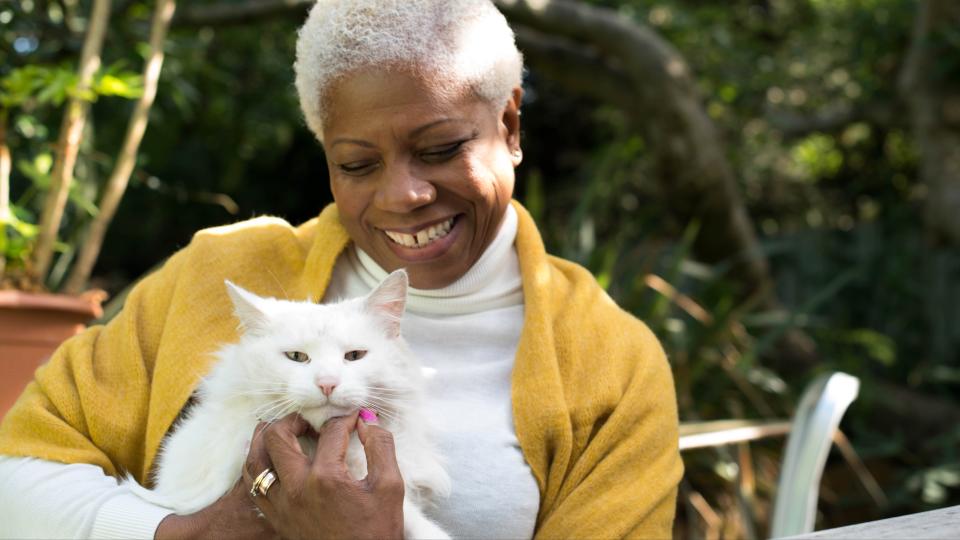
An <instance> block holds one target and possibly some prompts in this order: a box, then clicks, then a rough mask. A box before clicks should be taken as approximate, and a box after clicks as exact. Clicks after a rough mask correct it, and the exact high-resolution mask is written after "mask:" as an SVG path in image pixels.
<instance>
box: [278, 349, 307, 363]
mask: <svg viewBox="0 0 960 540" xmlns="http://www.w3.org/2000/svg"><path fill="white" fill-rule="evenodd" d="M283 354H284V356H286V357H287V358H289V359H290V360H293V361H294V362H306V361H308V360H310V357H309V356H307V353H302V352H300V351H287V352H285V353H283Z"/></svg>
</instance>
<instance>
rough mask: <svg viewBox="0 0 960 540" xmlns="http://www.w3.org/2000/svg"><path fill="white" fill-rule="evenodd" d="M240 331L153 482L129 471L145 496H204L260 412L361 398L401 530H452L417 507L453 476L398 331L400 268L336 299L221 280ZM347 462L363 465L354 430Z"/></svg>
mask: <svg viewBox="0 0 960 540" xmlns="http://www.w3.org/2000/svg"><path fill="white" fill-rule="evenodd" d="M226 285H227V290H228V293H229V295H230V298H231V300H232V301H233V305H234V309H235V314H236V316H237V318H238V319H239V320H240V324H241V330H242V336H241V338H240V340H239V341H238V342H237V343H234V344H228V345H225V346H223V347H222V348H221V349H220V350H219V351H218V352H217V353H216V355H217V357H218V362H217V363H216V365H215V366H214V367H213V369H212V370H211V372H210V374H209V375H208V376H207V377H206V378H205V379H204V380H203V381H202V382H201V384H200V387H199V389H198V392H197V399H198V403H197V404H196V405H195V406H194V407H193V408H191V409H190V410H189V411H188V412H187V414H186V415H185V418H184V419H183V420H182V421H181V422H179V423H178V424H177V425H176V427H175V428H174V431H173V433H172V434H171V435H169V436H168V437H167V439H166V441H165V442H164V443H163V446H162V447H161V450H160V455H159V457H158V460H157V467H156V473H155V477H154V479H155V487H154V489H153V490H147V489H145V488H143V487H141V486H139V485H138V484H136V482H135V481H132V480H130V481H129V485H130V487H131V489H132V490H133V491H134V492H136V493H137V494H139V495H140V496H141V497H143V498H145V499H147V500H149V501H152V502H154V503H156V504H159V505H161V506H165V507H168V508H171V509H173V510H174V511H175V512H177V513H178V514H190V513H193V512H196V511H197V510H200V509H202V508H205V507H207V506H209V505H210V504H212V503H213V502H214V501H216V500H217V499H219V498H220V497H221V496H222V495H223V494H225V493H226V492H227V491H229V490H230V488H232V487H233V485H234V484H235V483H236V482H237V480H238V479H239V478H240V476H241V468H242V466H243V464H244V461H245V458H246V453H247V448H248V447H249V443H250V436H251V434H252V433H253V430H254V427H255V426H256V425H257V423H258V422H259V421H260V420H264V421H270V420H276V419H279V418H282V417H284V416H286V415H287V414H289V413H291V412H297V413H299V414H300V415H301V416H303V418H304V419H306V420H307V421H308V422H309V423H310V424H311V425H312V426H313V427H314V429H319V428H320V426H321V425H323V423H324V422H326V421H327V419H329V418H332V417H334V416H341V415H346V414H350V413H352V412H354V411H356V410H358V409H360V408H361V407H362V408H367V409H371V410H373V411H375V412H376V413H377V415H378V416H379V418H380V425H381V426H382V427H383V428H385V429H387V430H389V431H390V432H391V433H392V434H393V437H394V442H395V447H396V452H397V463H398V465H399V467H400V472H401V474H402V476H403V480H404V485H405V488H406V491H405V496H404V504H403V515H404V536H405V537H406V538H449V536H448V535H447V534H446V533H445V532H444V531H443V530H442V529H441V528H440V527H438V526H437V525H436V524H435V523H433V522H432V521H430V520H429V519H428V518H427V517H426V516H424V514H423V512H422V506H423V505H424V504H427V503H429V501H430V500H431V499H432V498H433V497H437V496H446V495H447V494H449V491H450V479H449V477H448V476H447V473H446V471H445V470H444V469H443V466H442V464H441V461H440V459H439V456H438V455H437V453H436V451H435V449H434V447H433V445H432V444H431V442H430V440H429V438H428V436H427V431H428V429H427V425H428V424H427V423H428V419H427V418H426V416H425V413H424V411H423V410H422V407H421V393H422V387H423V378H422V374H421V368H420V364H419V362H417V360H416V359H415V358H414V357H413V355H412V354H411V353H410V352H409V350H408V348H407V346H406V343H405V342H404V341H403V338H402V337H401V336H400V318H401V316H402V315H403V310H404V306H405V304H406V295H407V274H406V272H404V271H403V270H398V271H396V272H394V273H392V274H390V275H389V276H387V278H386V279H385V280H384V281H383V282H382V283H381V284H380V285H379V286H378V287H377V288H376V289H375V290H374V291H373V292H371V293H370V294H369V295H367V296H366V297H364V298H355V299H351V300H345V301H343V302H339V303H335V304H326V305H324V304H316V303H313V302H291V301H285V300H278V299H275V298H261V297H259V296H257V295H255V294H253V293H250V292H248V291H246V290H244V289H242V288H240V287H238V286H236V285H234V284H233V283H230V282H229V281H227V282H226ZM347 466H348V468H349V470H350V472H351V474H353V475H354V477H355V478H358V479H359V478H363V477H364V476H365V475H366V457H365V454H364V452H363V448H362V446H361V445H360V441H359V440H358V439H357V435H356V433H354V434H353V435H352V436H351V441H350V445H349V449H348V451H347Z"/></svg>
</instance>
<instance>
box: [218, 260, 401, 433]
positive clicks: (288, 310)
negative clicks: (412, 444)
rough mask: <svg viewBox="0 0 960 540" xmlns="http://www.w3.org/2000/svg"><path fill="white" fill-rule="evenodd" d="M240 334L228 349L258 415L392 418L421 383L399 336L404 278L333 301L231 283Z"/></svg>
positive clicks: (314, 420) (315, 419)
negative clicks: (360, 413)
mask: <svg viewBox="0 0 960 540" xmlns="http://www.w3.org/2000/svg"><path fill="white" fill-rule="evenodd" d="M228 289H229V290H230V296H231V298H232V300H233V302H234V306H235V308H236V315H237V317H238V318H239V319H240V321H241V324H242V326H243V337H242V338H241V340H240V341H239V342H238V343H237V344H236V345H234V346H231V347H229V348H228V349H227V350H229V351H230V352H229V353H227V354H226V356H227V357H229V358H231V361H232V366H231V368H232V369H234V370H236V373H235V375H236V379H235V382H236V384H237V385H238V386H240V387H242V388H243V390H241V391H243V392H246V393H248V395H249V397H250V401H251V402H252V403H253V404H254V407H255V408H256V414H257V416H258V417H259V418H262V419H264V420H270V419H275V418H279V417H282V416H284V415H286V414H288V413H290V412H299V413H300V415H301V416H303V417H304V418H305V419H306V420H307V421H308V422H310V423H311V424H312V425H313V426H314V427H315V428H319V427H320V425H322V424H323V423H324V422H325V421H326V420H327V419H329V418H331V417H333V416H340V415H345V414H349V413H351V412H353V411H356V410H357V409H359V408H361V407H363V408H369V409H373V410H375V411H377V413H378V414H379V415H381V416H382V417H385V418H386V419H389V418H390V417H391V415H393V414H395V413H396V412H397V410H398V409H401V408H402V405H403V403H404V400H405V399H408V398H409V395H410V393H411V392H413V391H414V390H415V387H416V385H417V384H418V381H419V378H418V376H419V373H418V371H417V370H418V369H419V367H418V366H417V365H416V363H415V362H413V361H412V360H411V359H410V356H409V354H408V352H407V349H406V346H405V345H404V343H403V341H402V339H401V337H400V317H401V315H402V314H403V308H404V304H405V301H406V289H407V277H406V274H405V273H404V272H403V271H398V272H394V273H393V274H391V275H390V276H388V277H387V279H386V280H384V282H383V283H381V284H380V286H379V287H378V288H377V289H376V290H374V291H373V292H372V293H371V294H370V295H369V296H367V297H365V298H356V299H352V300H347V301H344V302H340V303H337V304H328V305H321V304H314V303H312V302H289V301H283V300H277V299H273V298H261V297H259V296H256V295H254V294H252V293H250V292H247V291H245V290H243V289H241V288H239V287H237V286H235V285H233V284H231V283H228Z"/></svg>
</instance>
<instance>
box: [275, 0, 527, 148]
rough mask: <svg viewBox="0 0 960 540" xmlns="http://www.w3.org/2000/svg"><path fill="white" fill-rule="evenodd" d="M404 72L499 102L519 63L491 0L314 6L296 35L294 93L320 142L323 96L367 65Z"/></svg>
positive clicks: (327, 0)
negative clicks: (424, 74)
mask: <svg viewBox="0 0 960 540" xmlns="http://www.w3.org/2000/svg"><path fill="white" fill-rule="evenodd" d="M377 65H380V66H384V67H390V66H401V67H406V66H409V67H410V68H412V69H415V70H418V71H420V70H423V71H426V72H428V73H430V75H431V76H435V77H438V78H439V80H440V81H444V82H446V83H450V84H454V85H458V86H460V85H462V86H463V87H465V88H469V89H470V90H472V91H473V92H475V93H476V94H477V96H478V97H480V98H482V99H485V100H487V101H489V102H491V103H495V104H500V103H503V104H505V103H506V102H507V100H508V99H509V98H510V95H511V92H512V91H513V88H515V87H517V86H520V84H521V78H522V74H523V57H522V55H521V54H520V51H518V50H517V46H516V44H515V42H514V36H513V30H511V29H510V26H509V25H508V24H507V21H506V19H505V18H504V17H503V15H502V14H501V13H500V12H499V11H498V10H497V8H496V7H494V5H493V3H492V2H490V0H318V1H317V3H316V4H314V6H313V8H312V9H311V10H310V15H309V16H308V17H307V21H306V22H305V23H304V24H303V26H302V27H301V28H300V31H299V32H298V37H297V60H296V62H295V63H294V65H293V69H294V71H295V72H296V86H297V93H298V94H299V96H300V108H301V109H302V110H303V115H304V118H305V119H306V121H307V126H308V127H309V128H310V130H311V131H313V133H314V135H316V137H317V139H318V140H320V141H321V142H323V123H324V120H326V118H327V110H326V105H327V104H326V101H327V98H328V97H329V96H328V95H327V90H328V89H329V88H330V85H331V84H332V83H334V82H336V81H337V80H338V79H340V78H341V77H343V76H345V75H347V74H349V73H351V72H354V71H356V70H358V69H361V68H365V67H369V66H377Z"/></svg>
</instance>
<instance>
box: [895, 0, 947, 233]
mask: <svg viewBox="0 0 960 540" xmlns="http://www.w3.org/2000/svg"><path fill="white" fill-rule="evenodd" d="M957 28H960V2H957V1H956V0H923V1H922V2H920V3H919V5H918V12H917V18H916V21H915V23H914V29H913V39H912V43H911V46H910V51H909V53H908V55H907V58H906V61H905V63H904V68H903V72H902V73H901V78H900V90H901V92H902V94H903V96H904V99H905V101H906V102H907V103H908V104H909V108H910V113H911V116H912V118H911V120H912V123H913V132H914V138H915V140H916V142H917V147H918V148H919V150H920V178H921V180H922V182H923V183H924V185H926V187H927V198H926V207H925V209H924V218H925V222H926V229H927V232H928V235H929V237H930V239H931V241H932V242H933V243H934V244H935V245H938V244H939V245H945V246H960V73H958V68H956V67H954V68H953V69H952V71H950V70H944V69H943V65H942V62H938V58H943V57H944V56H945V55H941V54H940V53H941V52H943V51H944V50H945V49H947V50H948V52H950V53H951V54H953V55H955V54H956V53H955V49H956V47H957V45H956V44H955V42H954V43H951V41H950V37H949V34H950V33H955V32H956V30H957ZM949 49H954V50H953V51H950V50H949ZM946 57H948V58H949V55H946Z"/></svg>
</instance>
